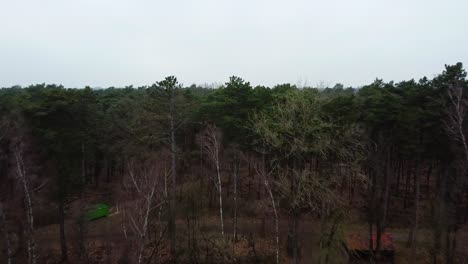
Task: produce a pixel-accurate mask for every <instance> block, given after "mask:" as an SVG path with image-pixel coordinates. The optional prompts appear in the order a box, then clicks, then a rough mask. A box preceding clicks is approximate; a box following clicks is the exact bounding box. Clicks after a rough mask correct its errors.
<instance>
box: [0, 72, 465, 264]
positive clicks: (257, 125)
mask: <svg viewBox="0 0 468 264" xmlns="http://www.w3.org/2000/svg"><path fill="white" fill-rule="evenodd" d="M466 77H467V76H466V71H465V70H464V68H463V65H462V64H461V63H457V64H455V65H446V66H445V70H444V71H443V72H442V73H440V74H439V75H437V76H436V77H434V78H433V79H428V78H426V77H423V78H421V79H419V80H408V81H401V82H398V83H395V82H393V81H391V82H385V81H383V80H381V79H376V80H375V81H374V82H373V83H371V84H368V85H365V86H363V87H359V88H351V87H349V88H345V87H344V86H343V85H341V84H337V85H335V86H334V87H330V88H322V89H318V88H313V87H301V88H298V87H296V86H295V85H291V84H278V85H276V86H274V87H264V86H256V87H253V86H252V85H251V84H250V83H249V82H248V81H246V80H243V79H242V78H240V77H235V76H234V77H231V78H230V79H229V81H227V82H226V83H225V84H224V85H222V86H220V87H217V88H215V89H213V88H204V87H200V86H197V85H192V86H189V87H183V86H182V85H181V84H180V83H179V81H178V80H177V78H176V77H174V76H170V77H167V78H166V79H164V80H161V81H158V82H155V83H154V84H152V85H149V86H143V87H133V86H128V87H125V88H107V89H92V88H90V87H85V88H82V89H69V88H66V87H63V86H61V85H55V84H37V85H31V86H28V87H19V86H14V87H9V88H2V89H0V214H1V215H0V216H1V217H0V230H2V232H3V233H2V234H4V235H3V236H0V237H1V239H2V241H0V246H1V247H2V248H1V250H2V252H3V253H0V256H2V258H3V259H8V260H9V261H13V262H8V263H27V262H28V263H46V261H49V260H51V261H53V259H54V256H55V255H54V254H53V253H51V252H54V251H53V250H52V249H50V247H46V246H50V245H47V243H44V242H39V241H44V235H43V234H41V232H40V230H41V229H43V228H46V227H47V226H50V225H57V226H59V232H57V237H51V238H48V239H50V240H56V241H58V242H57V244H60V248H59V249H60V250H59V249H57V252H56V256H57V261H59V260H61V261H70V262H71V263H95V262H90V258H91V257H93V256H94V255H93V254H94V253H95V252H94V251H93V250H94V249H96V248H98V246H96V244H93V245H94V246H93V245H91V244H90V241H93V239H95V240H98V239H97V238H96V237H94V238H93V236H90V235H89V234H88V233H90V232H91V230H92V225H93V224H94V223H97V222H89V223H88V222H87V221H84V220H83V221H76V219H82V218H83V217H80V215H81V216H82V215H83V214H84V213H85V211H86V208H87V206H90V205H92V204H96V203H99V202H106V203H108V204H110V205H111V207H112V210H115V211H116V212H117V213H116V215H117V216H113V217H114V219H115V218H116V217H118V219H119V220H118V221H117V220H113V221H115V223H114V222H112V225H113V226H112V228H113V229H117V230H118V231H114V232H112V235H114V236H110V235H109V236H110V237H113V239H115V238H116V237H117V236H119V239H116V240H121V241H123V242H121V243H117V242H115V241H114V242H109V240H112V239H107V238H106V239H104V240H106V241H107V242H105V243H104V244H105V246H106V247H109V248H113V250H114V251H113V252H114V253H115V254H114V255H116V258H118V259H114V260H112V259H109V260H108V261H109V263H111V262H112V263H117V261H124V259H125V258H128V259H126V260H125V261H127V262H120V263H163V262H176V261H177V262H180V263H221V262H222V263H287V262H288V261H292V263H311V262H317V263H341V262H342V261H344V260H343V257H342V255H343V254H342V251H341V242H342V241H345V240H346V236H347V235H346V234H345V233H346V232H345V230H346V226H347V225H348V227H349V225H351V223H350V220H349V219H352V218H353V219H358V220H356V222H358V223H361V226H362V228H363V230H364V231H362V233H364V236H367V237H368V238H369V237H370V238H371V237H372V236H376V237H377V238H376V239H375V240H372V239H367V240H366V243H368V247H369V249H370V251H371V252H373V256H372V258H376V259H378V257H379V256H378V255H379V250H380V249H381V248H383V247H384V244H383V242H381V237H382V236H384V234H386V233H387V232H388V230H392V228H401V229H404V230H405V232H406V233H405V237H404V239H402V240H404V245H405V246H404V247H405V248H406V250H407V251H408V252H412V253H411V254H410V253H408V255H409V256H410V257H411V258H413V260H416V259H417V258H419V259H424V260H423V261H430V262H432V263H455V262H456V261H458V260H459V259H461V258H466V257H468V250H467V248H468V241H465V242H464V241H458V240H457V239H459V237H460V236H459V235H458V234H459V233H461V232H467V231H466V221H467V220H468V219H467V218H468V188H467V187H468V175H467V171H466V170H467V165H468V148H467V143H466V139H465V137H466V135H467V132H468V127H467V122H466V121H467V120H466V119H467V116H466V107H467V103H468V93H467V91H468V80H467V78H466ZM265 215H266V216H268V218H269V219H270V220H271V221H270V222H269V224H268V223H267V224H265V221H266V220H265ZM208 216H213V217H212V218H213V219H215V220H213V221H214V223H212V225H213V226H215V228H213V230H212V229H209V231H207V230H205V229H203V228H201V227H200V222H202V223H208V222H209V220H206V219H205V218H206V217H208ZM238 218H239V219H238ZM244 218H246V219H247V221H248V220H249V219H250V220H252V221H254V220H253V219H263V220H261V221H262V222H263V227H262V228H263V230H264V229H268V230H269V231H268V232H269V233H270V234H269V235H266V236H265V234H263V235H262V234H261V233H262V232H256V231H255V230H254V231H248V230H250V229H249V228H248V227H246V225H247V226H248V224H246V223H243V222H242V221H241V219H244ZM110 219H113V218H111V217H109V221H110ZM202 219H204V220H202ZM244 220H245V219H244ZM259 221H260V220H259ZM309 221H312V222H314V221H315V222H316V223H319V224H318V226H319V227H317V230H319V231H317V232H318V233H317V234H316V236H315V238H314V239H315V240H313V241H317V242H313V243H312V244H313V246H310V245H308V244H307V243H306V242H305V240H304V239H305V238H304V237H301V230H303V228H306V227H305V226H306V223H308V222H309ZM267 222H268V220H267ZM315 222H314V223H315ZM116 223H117V224H116ZM282 223H284V225H285V226H286V228H284V229H285V230H286V231H285V232H282V230H283V229H282ZM301 224H302V225H303V226H304V227H301ZM17 225H20V226H21V228H19V227H17ZM252 225H253V224H252ZM265 226H266V227H265ZM301 228H302V229H301ZM18 230H22V231H18ZM72 230H73V232H72ZM356 230H358V229H356ZM75 231H76V232H75ZM348 232H349V230H348ZM422 233H424V240H422V239H421V237H423V235H422ZM426 233H428V234H430V235H426ZM418 234H419V235H418ZM107 235H108V234H107ZM418 237H419V239H418ZM41 239H42V240H41ZM421 241H422V242H421ZM244 242H245V243H244ZM303 242H304V243H303ZM457 242H459V243H458V244H457ZM106 243H110V244H106ZM242 243H244V244H245V248H246V249H245V251H246V252H247V253H245V254H244V252H240V251H241V250H236V249H239V248H241V246H239V245H244V244H242ZM374 243H375V244H374ZM463 243H466V244H463ZM460 244H461V245H462V246H465V249H464V250H462V249H461V247H460ZM236 245H238V246H236ZM263 245H267V246H263ZM270 249H271V250H270ZM119 250H120V251H119ZM93 252H94V253H93ZM117 252H124V253H123V254H122V256H120V255H119V254H120V253H117ZM310 252H312V253H310ZM163 253H164V254H163ZM308 254H311V256H309V255H308ZM397 254H398V252H397ZM113 261H115V262H113ZM48 263H50V262H48Z"/></svg>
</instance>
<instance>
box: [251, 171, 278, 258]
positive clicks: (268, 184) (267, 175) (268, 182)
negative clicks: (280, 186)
mask: <svg viewBox="0 0 468 264" xmlns="http://www.w3.org/2000/svg"><path fill="white" fill-rule="evenodd" d="M255 169H256V171H257V174H258V175H260V177H261V179H262V181H263V185H264V186H265V189H266V190H267V193H268V197H269V198H270V202H271V207H272V208H273V215H274V217H275V256H276V264H279V263H280V253H279V248H280V243H279V239H280V238H279V217H278V210H277V201H276V199H275V195H274V193H273V181H272V179H271V174H272V172H273V170H271V171H269V172H266V171H265V166H264V165H262V166H256V167H255Z"/></svg>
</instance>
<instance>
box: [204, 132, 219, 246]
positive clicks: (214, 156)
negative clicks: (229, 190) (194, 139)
mask: <svg viewBox="0 0 468 264" xmlns="http://www.w3.org/2000/svg"><path fill="white" fill-rule="evenodd" d="M198 140H199V143H200V145H201V146H202V148H203V152H205V153H206V154H207V156H208V157H209V159H210V160H211V161H212V162H213V164H214V166H215V169H216V178H217V179H216V180H217V181H214V183H215V186H216V189H217V190H218V196H219V218H220V223H221V236H222V237H223V239H224V221H223V190H222V181H221V172H220V160H219V152H220V149H221V133H220V131H219V130H218V128H217V127H216V126H215V125H208V126H207V128H206V129H205V130H204V131H203V132H202V134H201V135H200V137H199V139H198Z"/></svg>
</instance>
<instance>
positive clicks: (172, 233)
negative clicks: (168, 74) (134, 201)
mask: <svg viewBox="0 0 468 264" xmlns="http://www.w3.org/2000/svg"><path fill="white" fill-rule="evenodd" d="M173 92H174V91H172V93H171V95H170V106H169V107H170V126H171V127H170V130H171V131H170V134H171V135H170V136H171V172H172V186H171V202H170V210H169V211H170V212H169V214H170V217H169V218H170V219H169V235H170V240H171V255H172V257H173V258H174V262H176V259H175V258H176V225H175V218H176V183H177V181H176V178H177V167H176V165H177V164H176V151H177V146H176V141H175V125H174V122H175V121H174V115H175V112H174V111H175V109H174V94H173Z"/></svg>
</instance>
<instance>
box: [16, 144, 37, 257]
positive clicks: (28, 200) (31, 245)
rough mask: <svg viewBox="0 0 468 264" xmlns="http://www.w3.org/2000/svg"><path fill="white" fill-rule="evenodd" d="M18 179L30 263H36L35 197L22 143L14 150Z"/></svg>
mask: <svg viewBox="0 0 468 264" xmlns="http://www.w3.org/2000/svg"><path fill="white" fill-rule="evenodd" d="M14 155H15V163H16V164H15V165H16V177H17V179H18V181H19V183H20V184H21V186H22V189H23V192H24V204H25V208H26V222H27V225H28V226H27V228H26V234H27V237H28V242H27V248H28V263H31V264H35V263H36V243H35V240H34V214H33V197H32V192H33V191H32V188H31V186H30V185H31V183H30V179H29V177H28V174H27V171H26V166H25V164H24V153H23V146H22V143H21V142H19V143H18V144H17V145H16V146H15V149H14Z"/></svg>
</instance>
